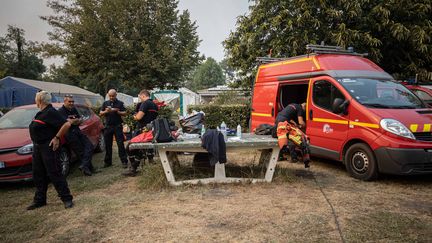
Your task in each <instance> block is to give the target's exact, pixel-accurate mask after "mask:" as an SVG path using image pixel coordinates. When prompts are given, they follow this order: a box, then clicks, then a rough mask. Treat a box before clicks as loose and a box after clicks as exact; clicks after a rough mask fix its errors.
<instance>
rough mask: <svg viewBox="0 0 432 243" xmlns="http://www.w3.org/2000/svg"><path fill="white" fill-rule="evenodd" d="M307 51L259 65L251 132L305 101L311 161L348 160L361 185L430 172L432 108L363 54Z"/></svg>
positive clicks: (333, 49)
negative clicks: (380, 176) (392, 176)
mask: <svg viewBox="0 0 432 243" xmlns="http://www.w3.org/2000/svg"><path fill="white" fill-rule="evenodd" d="M308 49H309V50H310V51H312V52H313V53H311V54H308V55H304V56H299V57H294V58H289V59H285V60H282V61H277V62H270V63H267V64H263V65H261V66H260V67H259V69H258V73H257V75H256V81H255V85H254V90H253V98H252V114H251V129H252V130H253V129H254V128H256V127H258V125H260V124H265V123H267V124H273V123H274V120H275V117H276V115H277V113H278V111H280V110H281V109H283V108H284V107H285V106H287V105H288V104H290V103H302V102H305V101H306V102H307V106H306V126H307V127H306V134H307V135H308V136H309V138H310V145H311V153H312V155H314V156H318V157H326V158H330V159H334V160H338V161H341V162H343V163H344V164H345V166H346V169H347V170H348V172H349V173H350V174H351V176H353V177H355V178H358V179H361V180H372V179H375V178H377V176H378V173H388V174H404V175H405V174H426V173H432V133H431V125H432V109H430V108H428V107H427V105H426V104H425V103H424V102H423V101H421V100H420V99H419V98H418V97H417V96H415V95H414V94H413V93H412V92H411V91H410V90H409V89H407V88H406V87H404V86H403V85H401V84H399V83H396V82H394V81H393V78H392V77H391V76H390V75H389V74H387V73H386V72H384V71H383V70H382V69H381V68H380V67H378V66H377V65H376V64H374V63H373V62H371V61H370V60H368V59H366V58H364V57H363V56H362V55H360V54H358V53H354V52H352V51H347V50H342V49H340V48H338V47H329V46H312V45H309V46H308Z"/></svg>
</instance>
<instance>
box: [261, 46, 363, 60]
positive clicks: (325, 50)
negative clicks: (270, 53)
mask: <svg viewBox="0 0 432 243" xmlns="http://www.w3.org/2000/svg"><path fill="white" fill-rule="evenodd" d="M306 51H307V54H306V55H301V56H295V57H257V58H256V59H255V60H256V61H257V62H258V63H260V64H267V63H272V62H279V61H286V60H292V59H297V58H301V57H307V56H309V55H310V54H339V55H351V56H362V57H364V56H367V55H368V53H357V52H354V48H353V47H348V49H344V48H343V47H341V46H326V45H312V44H308V45H306Z"/></svg>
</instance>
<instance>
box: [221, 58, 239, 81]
mask: <svg viewBox="0 0 432 243" xmlns="http://www.w3.org/2000/svg"><path fill="white" fill-rule="evenodd" d="M219 65H220V67H221V68H222V72H223V74H224V76H225V80H226V83H228V84H230V85H231V84H234V86H235V79H236V73H235V69H234V68H233V67H231V66H230V65H229V63H228V60H227V59H226V58H224V59H223V60H222V61H220V63H219Z"/></svg>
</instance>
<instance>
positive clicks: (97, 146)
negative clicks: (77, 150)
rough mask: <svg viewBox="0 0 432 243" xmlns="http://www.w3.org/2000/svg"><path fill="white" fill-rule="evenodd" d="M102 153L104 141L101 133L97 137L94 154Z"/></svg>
mask: <svg viewBox="0 0 432 243" xmlns="http://www.w3.org/2000/svg"><path fill="white" fill-rule="evenodd" d="M103 151H105V139H104V136H103V133H101V134H100V136H99V141H98V144H97V145H96V148H95V152H97V153H100V152H103Z"/></svg>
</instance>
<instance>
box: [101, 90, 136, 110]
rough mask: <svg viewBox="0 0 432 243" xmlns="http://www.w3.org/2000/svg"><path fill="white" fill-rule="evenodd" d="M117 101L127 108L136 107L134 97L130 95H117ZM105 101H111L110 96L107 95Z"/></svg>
mask: <svg viewBox="0 0 432 243" xmlns="http://www.w3.org/2000/svg"><path fill="white" fill-rule="evenodd" d="M117 99H118V100H120V101H122V102H123V103H124V106H125V107H128V106H132V105H134V97H133V96H130V95H128V94H124V93H117ZM105 100H109V97H108V94H106V96H105Z"/></svg>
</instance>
